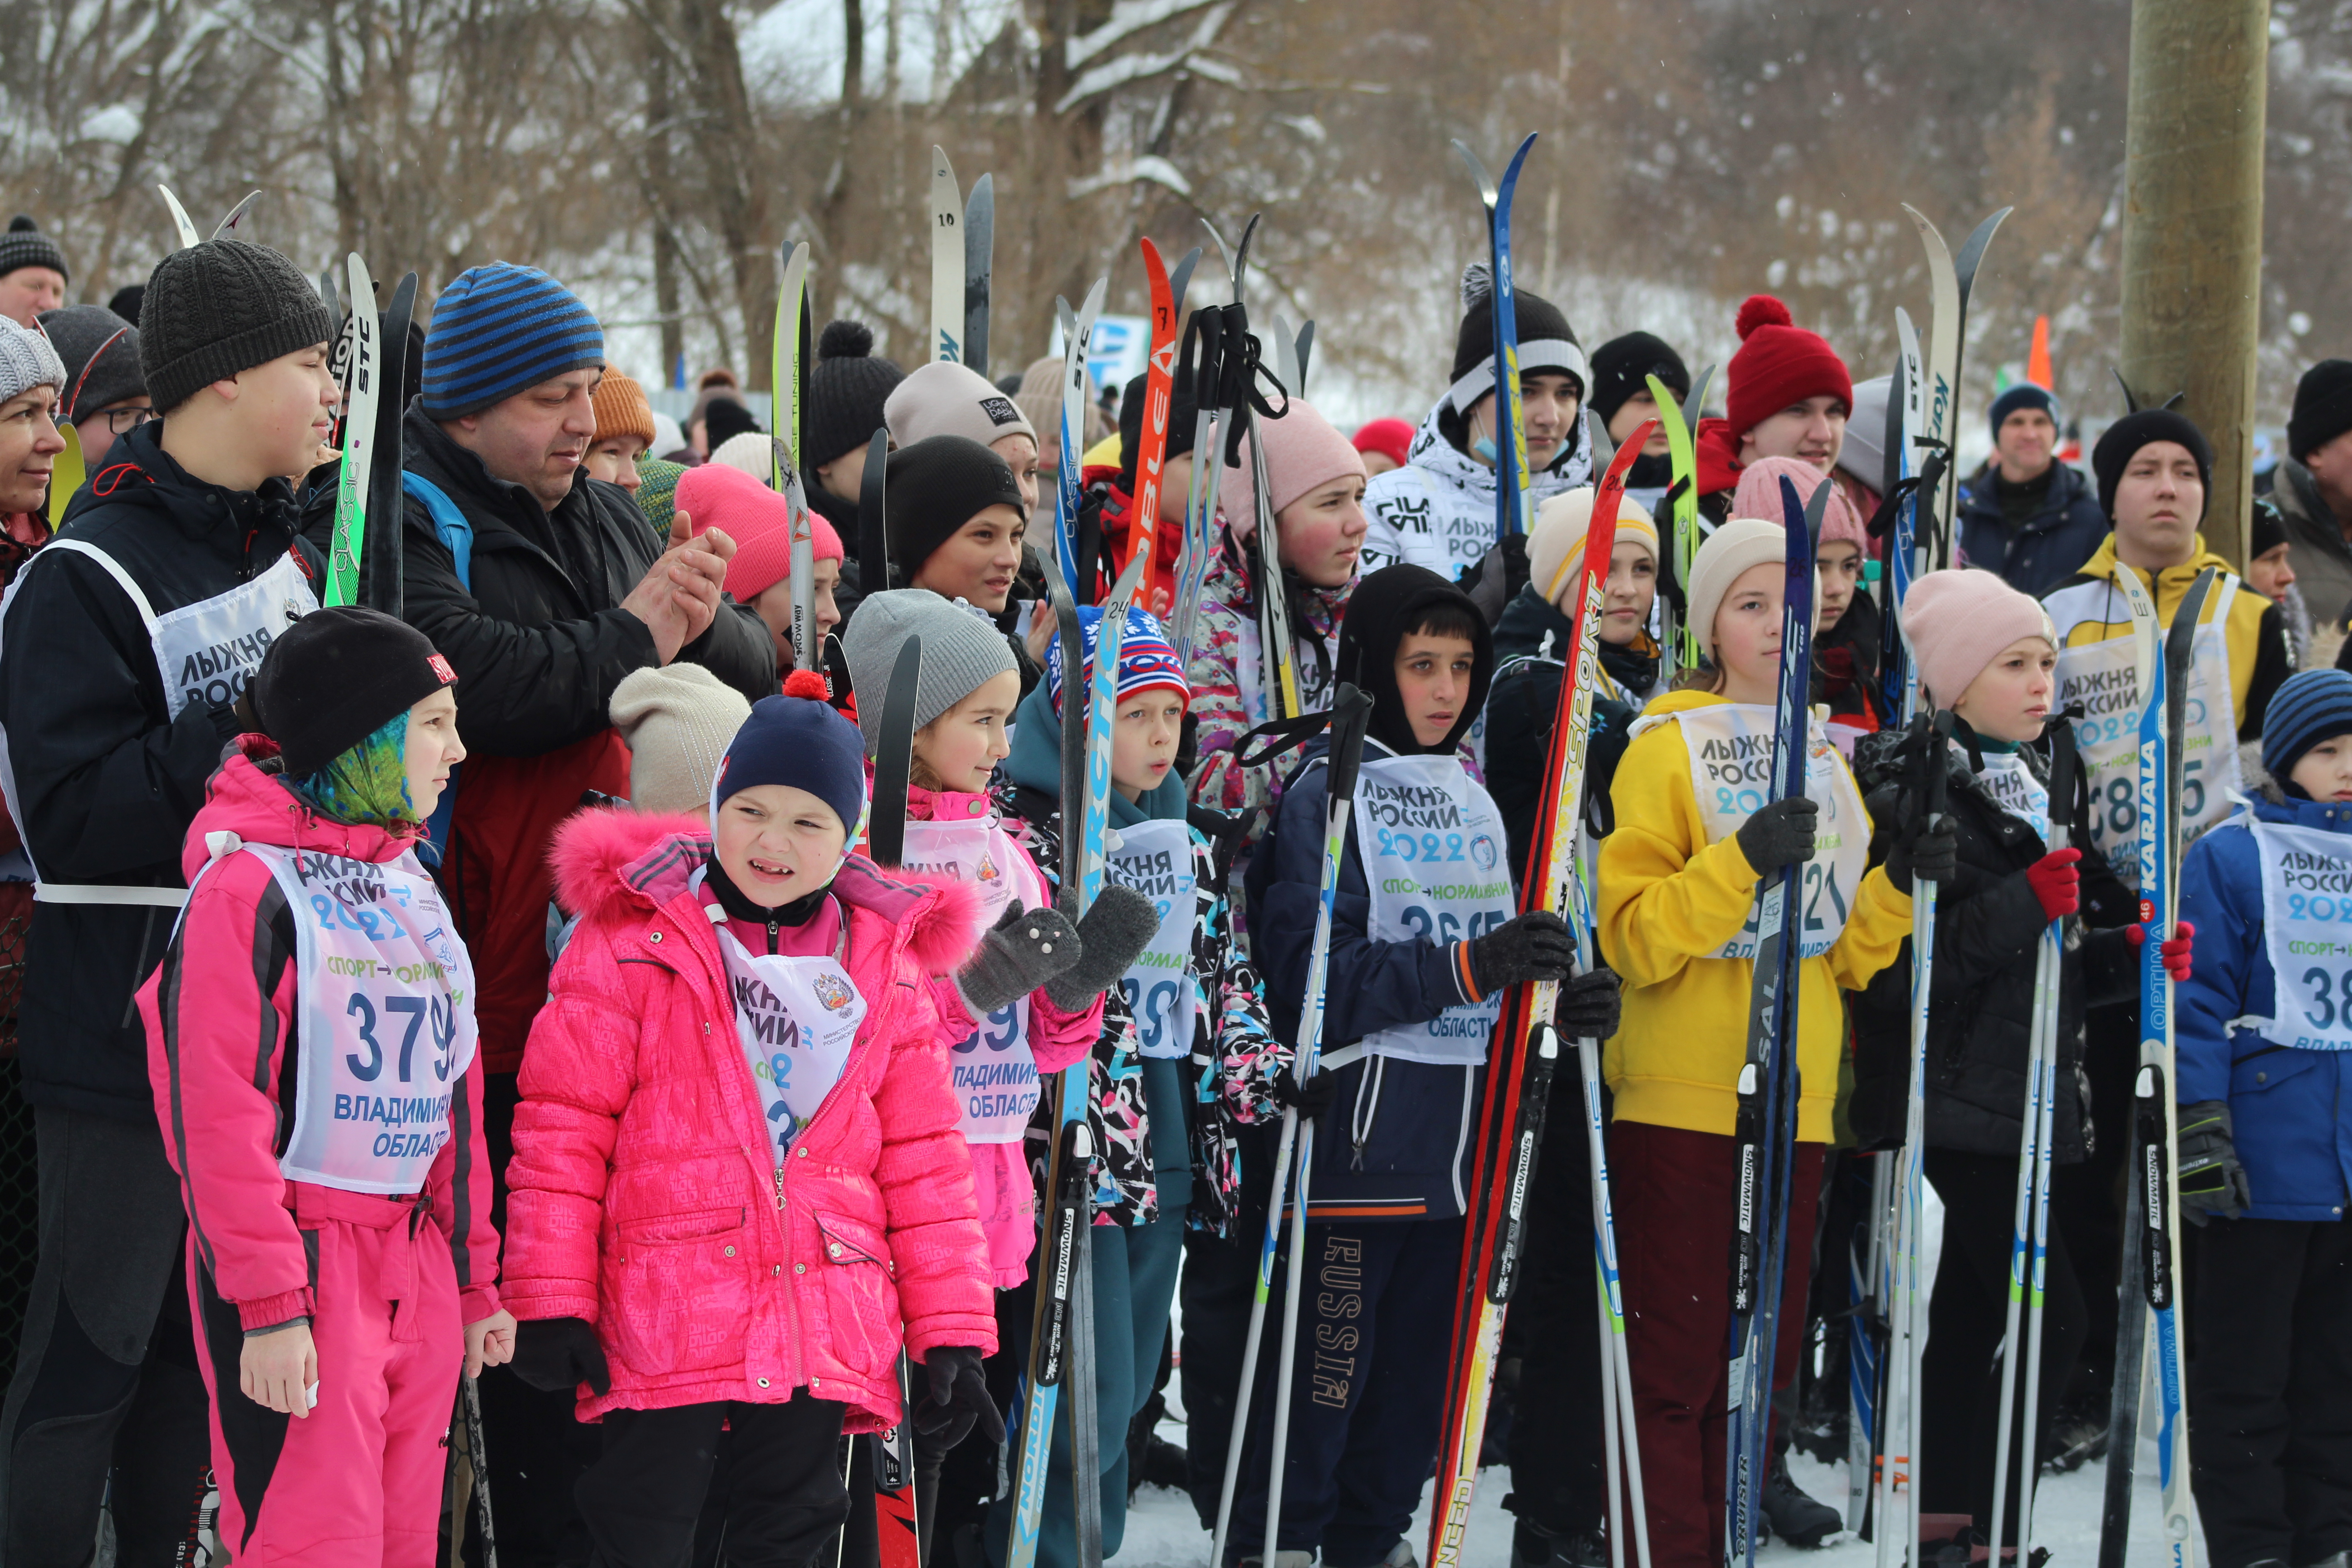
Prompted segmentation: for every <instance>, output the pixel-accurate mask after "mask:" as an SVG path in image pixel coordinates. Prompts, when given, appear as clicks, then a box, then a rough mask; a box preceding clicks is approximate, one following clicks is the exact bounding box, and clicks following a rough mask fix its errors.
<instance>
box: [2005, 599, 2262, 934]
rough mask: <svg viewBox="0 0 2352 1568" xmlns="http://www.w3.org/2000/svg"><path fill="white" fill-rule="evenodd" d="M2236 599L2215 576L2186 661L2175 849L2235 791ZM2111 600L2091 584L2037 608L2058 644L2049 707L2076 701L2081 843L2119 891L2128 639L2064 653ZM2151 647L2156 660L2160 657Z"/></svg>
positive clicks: (2134, 724) (2133, 682) (2133, 742)
mask: <svg viewBox="0 0 2352 1568" xmlns="http://www.w3.org/2000/svg"><path fill="white" fill-rule="evenodd" d="M2107 595H2112V596H2113V598H2114V600H2115V604H2116V607H2117V608H2120V607H2121V606H2122V603H2123V595H2121V594H2118V593H2116V590H2115V589H2114V588H2113V586H2112V585H2110V586H2108V587H2107V588H2105V593H2104V595H2103V594H2102V591H2101V588H2100V585H2099V584H2078V585H2076V586H2075V587H2073V588H2068V589H2063V590H2062V591H2061V592H2059V593H2056V594H2053V595H2051V596H2050V599H2049V601H2048V604H2047V606H2046V607H2047V608H2048V609H2049V610H2050V615H2051V620H2052V623H2053V625H2054V626H2056V628H2057V633H2058V637H2059V639H2060V647H2059V649H2058V668H2057V672H2056V673H2057V679H2058V689H2057V692H2056V694H2055V695H2054V696H2053V698H2052V699H2051V703H2050V706H2051V710H2052V711H2053V712H2056V711H2060V710H2063V709H2065V708H2067V707H2069V706H2070V705H2072V704H2074V703H2076V702H2080V703H2081V704H2082V705H2083V713H2084V716H2083V717H2082V718H2081V719H2080V720H2078V721H2075V725H2074V737H2075V746H2076V751H2077V753H2078V755H2079V756H2080V757H2081V759H2082V764H2083V772H2084V775H2085V776H2086V777H2087V778H2088V779H2089V780H2090V783H2091V816H2090V822H2089V826H2090V830H2091V843H2092V845H2093V846H2094V847H2095V848H2096V849H2097V850H2098V851H2099V852H2100V853H2101V854H2103V855H2105V857H2106V858H2107V864H2108V865H2110V866H2111V867H2113V868H2115V871H2116V875H2117V876H2119V877H2121V878H2122V879H2124V882H2125V884H2126V886H2128V887H2132V888H2137V887H2138V886H2139V721H2140V708H2141V699H2140V691H2139V680H2138V671H2137V669H2136V668H2134V661H2133V654H2132V639H2131V638H2130V637H2109V638H2107V639H2106V640H2105V641H2103V642H2095V643H2084V644H2083V645H2081V646H2080V647H2065V646H2064V639H2065V637H2066V635H2067V633H2068V632H2069V631H2071V630H2072V629H2073V628H2074V626H2079V625H2081V624H2082V623H2083V621H2084V620H2086V619H2088V618H2090V617H2091V616H2100V617H2102V618H2103V619H2104V618H2105V616H2107V615H2108V614H2109V613H2110V612H2109V611H2108V610H2107V608H2106V607H2105V596H2107ZM2237 595H2238V579H2237V578H2235V577H2223V578H2222V579H2221V582H2220V583H2219V584H2216V586H2215V588H2214V591H2213V595H2212V597H2211V600H2210V603H2211V605H2212V611H2211V614H2210V616H2209V617H2208V618H2207V619H2206V620H2205V621H2204V622H2203V623H2202V624H2201V625H2200V626H2198V628H2197V635H2196V637H2195V639H2194V641H2193V644H2192V647H2193V652H2192V655H2191V668H2192V673H2191V674H2190V676H2189V701H2188V706H2187V709H2186V710H2185V716H2186V720H2187V722H2186V725H2185V727H2184V733H2183V736H2182V744H2181V757H2180V759H2179V761H2180V841H2181V844H2182V846H2183V847H2187V846H2188V845H2189V844H2190V843H2193V842H2194V841H2195V840H2196V838H2197V836H2198V835H2199V834H2201V833H2203V832H2204V831H2205V830H2206V829H2207V828H2209V827H2210V826H2213V825H2214V824H2215V823H2217V822H2220V821H2221V819H2222V818H2223V817H2226V816H2229V815H2230V796H2231V794H2232V793H2234V792H2235V791H2236V790H2237V789H2238V788H2239V787H2240V785H2239V776H2238V718H2237V713H2236V709H2235V699H2234V698H2233V696H2232V693H2234V692H2235V691H2236V689H2237V688H2236V687H2235V686H2233V685H2232V684H2231V671H2230V638H2229V624H2230V607H2231V604H2232V603H2233V602H2234V601H2235V600H2236V598H2237ZM2162 652H2163V650H2162V647H2161V644H2160V643H2159V646H2158V657H2159V658H2161V657H2162Z"/></svg>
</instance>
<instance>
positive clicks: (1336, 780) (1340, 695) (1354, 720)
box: [1330, 681, 1372, 800]
mask: <svg viewBox="0 0 2352 1568" xmlns="http://www.w3.org/2000/svg"><path fill="white" fill-rule="evenodd" d="M1371 717H1372V699H1371V694H1370V692H1367V691H1364V690H1362V689H1360V688H1358V687H1355V686H1352V685H1349V684H1348V683H1347V682H1345V681H1342V682H1341V683H1340V685H1339V691H1338V692H1337V693H1336V694H1335V695H1334V696H1333V697H1332V699H1331V795H1330V798H1331V799H1333V800H1341V799H1346V798H1348V797H1350V796H1352V795H1354V794H1355V793H1356V774H1357V773H1359V772H1360V770H1361V768H1362V766H1363V762H1364V730H1365V728H1366V726H1367V725H1369V724H1370V722H1371Z"/></svg>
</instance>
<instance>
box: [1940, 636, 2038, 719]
mask: <svg viewBox="0 0 2352 1568" xmlns="http://www.w3.org/2000/svg"><path fill="white" fill-rule="evenodd" d="M2055 668H2058V653H2057V650H2056V649H2054V648H2053V647H2051V646H2050V640H2049V639H2048V638H2047V637H2020V638H2018V639H2017V640H2016V641H2015V642H2013V643H2011V644H2010V645H2009V646H2008V647H2005V648H2003V649H2001V650H2000V652H1999V653H1997V654H1995V655H1994V656H1993V660H1992V662H1991V663H1990V664H1989V665H1986V666H1985V667H1984V669H1983V670H1982V671H1981V672H1980V673H1979V675H1978V676H1977V678H1976V679H1974V680H1971V681H1969V689H1967V690H1966V691H1964V692H1962V693H1961V694H1960V700H1958V702H1955V703H1953V704H1952V711H1953V712H1955V713H1957V714H1958V715H1959V716H1960V717H1961V718H1963V719H1965V720H1967V721H1969V729H1971V730H1974V731H1976V732H1977V733H1978V734H1979V735H1990V736H1991V737H1992V738H1993V739H1994V740H1996V741H2014V742H2017V743H2018V744H2020V745H2023V744H2024V743H2025V742H2028V741H2031V740H2033V739H2035V738H2037V737H2038V736H2040V735H2041V733H2042V720H2044V719H2046V718H2048V717H2049V715H2050V693H2051V689H2052V688H2053V685H2054V684H2055V681H2054V679H2053V676H2052V675H2051V671H2052V670H2053V669H2055Z"/></svg>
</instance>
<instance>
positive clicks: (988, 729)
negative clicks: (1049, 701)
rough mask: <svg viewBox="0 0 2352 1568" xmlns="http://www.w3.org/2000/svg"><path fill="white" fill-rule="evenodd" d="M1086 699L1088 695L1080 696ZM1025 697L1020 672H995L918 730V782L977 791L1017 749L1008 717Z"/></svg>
mask: <svg viewBox="0 0 2352 1568" xmlns="http://www.w3.org/2000/svg"><path fill="white" fill-rule="evenodd" d="M1081 700H1083V699H1081ZM1020 701H1021V677H1020V675H1019V674H1018V673H1017V672H1015V671H1013V670H1010V669H1008V670H1006V671H1004V672H1003V674H1001V675H992V676H990V677H989V678H988V679H986V680H984V681H982V682H981V683H980V684H979V685H978V686H976V687H974V688H972V689H971V693H970V694H969V695H967V696H966V697H965V698H964V700H962V701H961V702H959V703H957V704H956V705H955V706H954V707H952V708H950V709H949V710H947V711H946V712H944V713H942V714H940V716H939V717H938V718H936V719H934V720H932V721H930V722H929V723H928V724H926V725H924V726H923V727H922V728H921V729H919V730H918V731H915V762H914V767H913V770H912V772H913V775H914V780H915V782H916V783H917V784H919V785H921V786H922V787H923V788H925V789H938V790H950V791H953V792H955V793H957V794H960V795H978V794H980V793H981V792H982V790H984V789H986V788H987V787H988V775H989V774H990V773H993V772H994V771H995V769H996V764H997V763H999V762H1000V761H1002V760H1003V758H1004V756H1005V755H1006V754H1007V753H1008V752H1011V751H1012V750H1013V742H1011V741H1010V740H1008V739H1007V738H1006V737H1005V733H1004V723H1005V721H1006V720H1008V719H1010V718H1012V717H1013V709H1014V708H1015V707H1016V706H1018V705H1019V704H1020Z"/></svg>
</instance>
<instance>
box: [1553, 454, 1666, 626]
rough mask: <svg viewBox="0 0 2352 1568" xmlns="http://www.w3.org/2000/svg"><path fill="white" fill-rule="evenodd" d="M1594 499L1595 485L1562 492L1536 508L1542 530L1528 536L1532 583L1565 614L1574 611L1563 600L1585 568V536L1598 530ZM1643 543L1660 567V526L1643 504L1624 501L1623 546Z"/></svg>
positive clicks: (1620, 525)
mask: <svg viewBox="0 0 2352 1568" xmlns="http://www.w3.org/2000/svg"><path fill="white" fill-rule="evenodd" d="M1592 500H1593V492H1592V487H1591V485H1579V486H1577V487H1576V488H1575V489H1572V490H1562V491H1560V492H1559V494H1558V495H1556V496H1553V497H1552V498H1551V499H1550V500H1547V501H1545V502H1544V503H1543V505H1541V506H1539V507H1538V508H1537V509H1536V525H1535V527H1533V528H1531V529H1529V530H1528V582H1530V583H1532V584H1535V588H1536V591H1537V592H1538V593H1539V594H1541V595H1543V596H1544V597H1545V598H1547V599H1549V600H1550V601H1551V602H1552V603H1553V604H1554V605H1559V607H1560V608H1561V609H1563V610H1565V609H1566V608H1567V607H1568V606H1567V605H1560V599H1561V597H1562V596H1563V595H1566V594H1567V593H1568V591H1569V588H1570V585H1571V584H1573V583H1574V582H1575V581H1576V574H1577V571H1578V569H1579V568H1580V567H1581V566H1582V565H1583V564H1584V534H1585V531H1586V530H1587V529H1589V528H1591V526H1592ZM1637 541H1638V542H1640V543H1642V544H1643V545H1646V546H1648V548H1649V552H1650V559H1651V561H1652V562H1653V563H1654V562H1655V561H1656V560H1657V559H1658V525H1657V524H1656V523H1654V522H1653V521H1650V513H1649V510H1648V509H1647V508H1645V507H1643V505H1642V503H1641V502H1640V501H1637V500H1634V499H1633V497H1632V496H1622V497H1621V498H1620V499H1619V500H1618V503H1617V542H1618V543H1620V544H1624V543H1629V542H1637Z"/></svg>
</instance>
